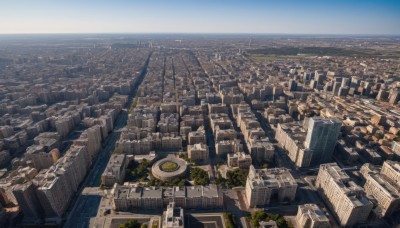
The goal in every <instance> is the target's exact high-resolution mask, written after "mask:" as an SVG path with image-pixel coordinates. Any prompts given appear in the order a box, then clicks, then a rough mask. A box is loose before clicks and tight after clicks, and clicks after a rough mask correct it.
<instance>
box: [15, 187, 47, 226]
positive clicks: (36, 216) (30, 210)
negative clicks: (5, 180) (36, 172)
mask: <svg viewBox="0 0 400 228" xmlns="http://www.w3.org/2000/svg"><path fill="white" fill-rule="evenodd" d="M12 192H13V194H14V196H15V198H16V200H17V202H18V206H19V208H20V209H21V210H22V212H23V213H24V221H26V222H27V221H31V222H35V221H40V220H41V218H42V217H43V209H42V207H41V205H40V203H39V200H38V198H37V197H36V192H35V186H34V185H33V184H32V182H31V181H29V182H26V183H23V184H17V185H14V186H13V188H12Z"/></svg>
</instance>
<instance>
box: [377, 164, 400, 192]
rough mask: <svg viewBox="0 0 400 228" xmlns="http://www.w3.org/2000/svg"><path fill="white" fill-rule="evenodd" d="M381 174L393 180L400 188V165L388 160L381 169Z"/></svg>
mask: <svg viewBox="0 0 400 228" xmlns="http://www.w3.org/2000/svg"><path fill="white" fill-rule="evenodd" d="M381 174H382V175H384V176H386V177H387V178H388V179H390V180H392V181H393V182H394V183H395V184H396V185H397V186H400V163H399V162H395V161H391V160H386V161H385V162H384V163H383V165H382V169H381Z"/></svg>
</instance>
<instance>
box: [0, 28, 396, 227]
mask: <svg viewBox="0 0 400 228" xmlns="http://www.w3.org/2000/svg"><path fill="white" fill-rule="evenodd" d="M399 50H400V39H399V38H398V37H396V36H367V35H365V36H363V35H354V36H350V35H346V36H341V35H335V36H328V35H326V36H324V35H284V34H283V35H279V34H252V35H251V34H236V35H235V34H47V35H46V34H36V35H35V34H32V35H3V36H0V116H1V118H0V168H1V170H0V176H1V178H0V193H1V194H0V222H1V225H0V227H67V228H75V227H94V228H102V227H113V228H124V227H125V228H127V227H148V228H159V227H168V228H183V227H205V228H217V227H219V228H233V227H241V228H255V227H279V228H281V227H285V228H286V227H299V228H300V227H310V228H311V227H312V228H328V227H399V226H400V106H399V102H400V51H399Z"/></svg>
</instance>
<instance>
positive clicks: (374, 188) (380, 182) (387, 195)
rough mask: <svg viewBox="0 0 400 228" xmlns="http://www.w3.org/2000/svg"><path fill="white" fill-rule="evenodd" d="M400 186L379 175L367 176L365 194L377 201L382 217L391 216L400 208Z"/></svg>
mask: <svg viewBox="0 0 400 228" xmlns="http://www.w3.org/2000/svg"><path fill="white" fill-rule="evenodd" d="M399 189H400V188H399V186H396V185H394V184H393V182H392V181H390V180H389V179H386V178H385V177H383V176H380V175H379V174H373V173H371V174H370V175H368V176H367V178H366V182H365V185H364V190H365V193H366V194H367V195H369V196H372V197H373V198H374V199H376V202H377V204H378V205H379V208H380V216H382V217H384V216H389V215H391V214H392V213H393V212H394V211H395V210H397V209H399V206H400V193H399Z"/></svg>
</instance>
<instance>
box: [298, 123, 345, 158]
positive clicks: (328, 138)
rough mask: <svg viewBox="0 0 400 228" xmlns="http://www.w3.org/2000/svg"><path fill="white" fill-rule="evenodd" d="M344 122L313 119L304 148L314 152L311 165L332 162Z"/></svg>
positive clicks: (309, 125) (309, 124)
mask: <svg viewBox="0 0 400 228" xmlns="http://www.w3.org/2000/svg"><path fill="white" fill-rule="evenodd" d="M341 126H342V122H341V121H339V120H335V119H322V118H315V117H314V118H311V119H310V120H309V121H308V128H307V129H308V130H307V136H306V140H305V142H304V146H305V147H306V148H307V149H309V150H311V151H312V153H313V154H312V157H311V165H318V164H321V163H327V162H329V161H330V159H331V157H332V154H333V151H334V149H335V145H336V142H337V139H338V136H339V132H340V128H341Z"/></svg>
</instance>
